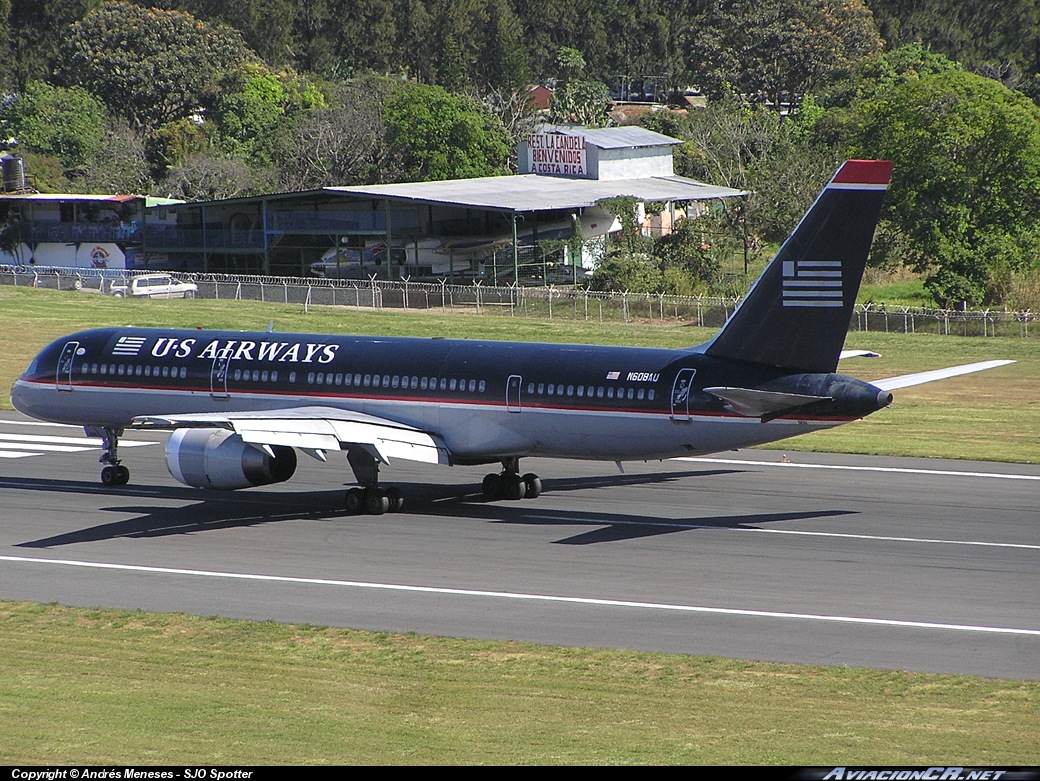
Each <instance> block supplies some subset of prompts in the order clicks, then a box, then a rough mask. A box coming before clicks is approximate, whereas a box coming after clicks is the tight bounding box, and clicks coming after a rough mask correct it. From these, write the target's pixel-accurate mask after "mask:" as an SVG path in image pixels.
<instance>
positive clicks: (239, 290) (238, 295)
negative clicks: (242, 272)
mask: <svg viewBox="0 0 1040 781" xmlns="http://www.w3.org/2000/svg"><path fill="white" fill-rule="evenodd" d="M235 300H236V301H241V300H242V283H241V282H239V283H238V287H237V288H235Z"/></svg>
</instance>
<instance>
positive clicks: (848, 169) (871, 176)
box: [833, 160, 892, 184]
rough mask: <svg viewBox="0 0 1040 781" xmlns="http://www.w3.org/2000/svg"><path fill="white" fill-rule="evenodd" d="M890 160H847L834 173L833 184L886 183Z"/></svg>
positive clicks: (888, 179) (888, 176)
mask: <svg viewBox="0 0 1040 781" xmlns="http://www.w3.org/2000/svg"><path fill="white" fill-rule="evenodd" d="M891 179H892V161H891V160H848V161H846V163H845V164H844V165H843V166H842V167H841V168H839V169H838V173H836V174H835V175H834V180H833V184H888V183H889V182H890V181H891Z"/></svg>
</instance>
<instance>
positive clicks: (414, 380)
mask: <svg viewBox="0 0 1040 781" xmlns="http://www.w3.org/2000/svg"><path fill="white" fill-rule="evenodd" d="M418 387H419V378H418V377H412V390H415V389H416V388H418Z"/></svg>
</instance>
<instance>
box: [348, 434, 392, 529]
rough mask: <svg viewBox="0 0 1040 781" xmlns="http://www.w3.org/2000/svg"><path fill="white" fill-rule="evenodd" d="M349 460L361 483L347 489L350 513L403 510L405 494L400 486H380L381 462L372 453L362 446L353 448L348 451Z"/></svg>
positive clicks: (380, 513) (355, 475) (379, 513)
mask: <svg viewBox="0 0 1040 781" xmlns="http://www.w3.org/2000/svg"><path fill="white" fill-rule="evenodd" d="M347 462H348V463H349V464H350V468H351V469H353V470H354V477H355V478H357V481H358V482H359V483H361V487H360V488H351V489H350V490H349V491H347V496H346V506H347V512H348V513H350V514H351V515H357V514H359V513H363V512H364V513H368V514H369V515H382V514H383V513H388V512H389V513H396V512H400V511H401V508H402V507H403V506H404V494H402V493H401V490H400V489H399V488H387V489H386V490H384V489H382V488H380V487H379V462H378V461H376V459H375V457H374V456H373V455H372V454H371V453H369V452H368V451H366V450H362V449H360V448H357V449H354V448H352V449H350V450H348V451H347Z"/></svg>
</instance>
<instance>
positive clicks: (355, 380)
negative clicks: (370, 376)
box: [354, 374, 368, 385]
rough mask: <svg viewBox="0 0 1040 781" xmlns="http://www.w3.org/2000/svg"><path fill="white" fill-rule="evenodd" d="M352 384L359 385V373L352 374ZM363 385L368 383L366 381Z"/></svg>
mask: <svg viewBox="0 0 1040 781" xmlns="http://www.w3.org/2000/svg"><path fill="white" fill-rule="evenodd" d="M354 384H355V385H360V384H361V375H360V374H355V375H354ZM365 385H368V383H367V382H366V383H365Z"/></svg>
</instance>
